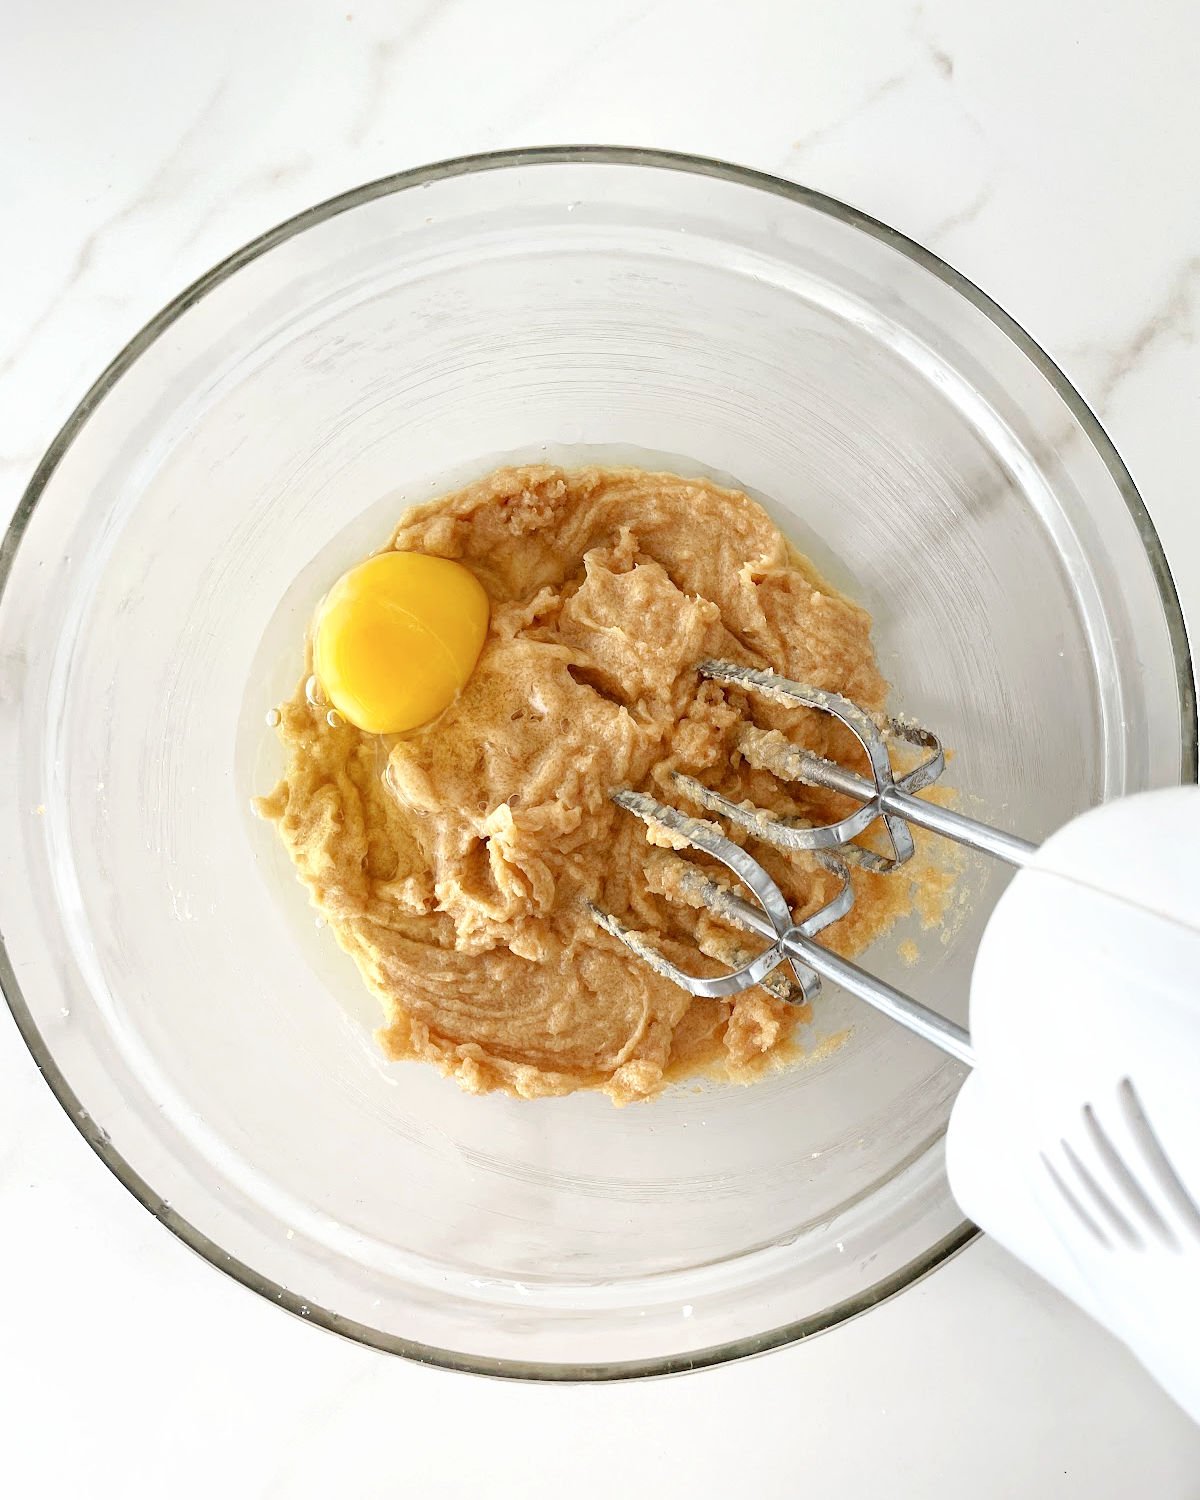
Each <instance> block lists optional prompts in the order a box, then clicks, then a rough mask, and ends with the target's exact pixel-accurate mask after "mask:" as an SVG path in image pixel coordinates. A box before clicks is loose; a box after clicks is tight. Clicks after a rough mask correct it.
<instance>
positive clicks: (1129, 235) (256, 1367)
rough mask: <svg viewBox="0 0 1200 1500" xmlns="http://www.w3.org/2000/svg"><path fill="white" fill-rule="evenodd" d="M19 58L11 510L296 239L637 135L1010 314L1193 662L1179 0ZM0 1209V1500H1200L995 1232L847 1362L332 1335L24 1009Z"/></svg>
mask: <svg viewBox="0 0 1200 1500" xmlns="http://www.w3.org/2000/svg"><path fill="white" fill-rule="evenodd" d="M2 34H3V37H4V43H3V46H2V47H0V139H2V140H3V141H4V143H5V146H4V151H3V153H2V155H0V189H2V192H0V201H2V202H3V203H4V205H5V209H6V213H5V224H6V227H5V232H4V236H3V243H2V245H0V264H2V266H3V271H4V274H3V276H0V513H2V514H0V519H6V518H7V515H8V513H9V512H10V511H11V509H12V507H13V506H14V505H15V503H16V500H17V497H18V496H19V494H20V491H21V489H22V487H23V485H24V483H25V481H26V480H27V479H28V477H29V474H30V472H31V470H32V468H33V466H34V464H35V462H36V460H37V458H38V457H39V455H40V453H41V452H42V450H43V449H44V448H45V446H46V445H47V443H48V442H49V440H50V438H51V437H52V435H53V433H54V432H55V430H56V429H57V427H58V426H59V424H60V423H61V422H62V420H63V419H64V417H65V416H66V415H67V413H68V411H69V410H70V408H71V406H72V405H73V404H74V402H75V401H76V399H77V398H78V397H79V395H80V394H81V393H82V392H83V390H84V389H85V387H86V386H87V384H88V383H89V382H90V381H91V379H92V378H93V377H94V376H95V375H96V374H97V373H98V371H99V370H100V368H101V367H102V366H103V365H104V364H105V363H106V362H107V360H108V359H109V357H110V356H111V355H112V354H113V353H114V352H115V351H116V350H117V349H118V348H119V346H120V345H121V344H122V343H123V342H124V341H125V340H126V339H127V338H128V337H129V336H130V335H131V334H132V333H134V332H135V331H136V330H137V328H138V327H139V326H140V325H141V324H142V323H143V322H144V321H145V320H146V319H147V318H148V317H149V316H150V315H151V314H152V313H153V312H154V311H156V310H157V308H158V307H159V306H160V305H161V304H162V303H163V302H164V301H166V300H167V299H168V298H169V297H170V296H171V295H172V294H173V293H174V292H175V291H177V290H178V289H179V288H180V287H182V286H183V285H184V284H185V283H186V282H188V281H190V280H191V279H192V278H193V277H195V276H196V275H198V274H199V273H201V272H202V271H204V270H205V269H207V268H208V267H209V266H210V265H211V264H213V263H214V262H215V261H216V260H218V259H219V258H220V257H222V256H223V255H224V254H225V253H226V252H228V251H229V250H231V249H233V248H234V247H236V246H237V245H239V244H240V243H242V242H243V241H244V240H246V239H248V238H250V237H251V236H253V235H254V234H256V233H258V232H259V231H260V230H262V229H264V228H266V227H268V226H270V225H271V224H273V223H275V222H276V221H278V220H279V219H282V218H284V217H285V216H287V215H289V214H291V213H293V212H295V211H296V210H298V209H301V208H303V207H305V206H307V205H308V204H310V203H312V202H314V201H316V200H318V199H321V198H323V197H326V196H328V195H330V194H332V193H335V192H337V191H340V190H341V189H343V188H346V187H349V186H351V185H353V184H355V183H358V182H361V181H364V180H366V179H368V178H372V177H376V176H380V175H382V174H384V173H387V172H392V171H394V170H396V169H398V168H402V167H406V166H410V165H413V164H415V163H418V162H421V161H425V160H432V159H436V158H440V157H447V156H453V155H457V154H459V153H462V152H468V151H474V150H484V149H491V148H496V147H501V146H512V145H522V144H542V143H546V142H552V141H598V142H605V143H612V144H652V145H658V146H665V147H672V148H677V149H682V150H688V151H693V152H699V153H703V154H707V155H712V156H721V157H727V158H731V159H733V160H736V161H740V162H745V163H748V164H751V165H753V166H756V167H760V168H763V169H765V170H767V171H771V172H777V173H781V174H783V175H787V176H791V177H794V178H796V179H798V180H800V181H802V182H805V183H807V184H809V185H811V186H813V187H817V188H821V189H824V190H825V191H827V192H829V193H832V194H834V195H836V196H838V197H841V198H844V199H846V200H848V201H849V202H851V203H854V204H856V205H858V206H859V207H861V208H864V209H866V210H868V211H869V212H870V213H872V214H874V215H876V216H878V217H879V218H882V219H884V220H887V221H888V222H890V223H892V224H895V225H896V226H897V227H898V228H900V229H902V230H904V231H906V232H907V233H908V234H910V235H912V236H914V237H915V238H916V239H918V240H920V241H923V242H924V243H925V244H927V245H929V246H930V247H931V248H933V249H934V250H936V251H938V252H940V253H941V254H943V255H944V256H945V257H946V258H947V259H949V260H950V261H951V262H953V263H954V264H955V265H956V266H958V267H959V268H960V269H961V270H962V271H964V272H965V273H966V274H967V275H968V276H970V277H972V278H973V279H974V280H975V281H977V282H978V283H979V284H980V285H982V286H983V287H984V288H985V289H986V290H987V291H989V292H990V293H992V295H993V296H995V297H996V298H997V299H998V300H999V301H1000V302H1001V303H1002V304H1003V305H1004V306H1005V307H1006V308H1007V309H1008V310H1009V311H1010V312H1011V313H1013V314H1014V315H1015V316H1016V317H1017V318H1018V319H1019V320H1020V321H1021V322H1022V323H1024V325H1025V326H1026V327H1027V328H1028V329H1029V330H1030V331H1031V332H1032V333H1033V335H1034V336H1035V337H1036V338H1037V339H1038V340H1039V341H1040V342H1041V343H1042V344H1043V345H1044V346H1045V347H1046V348H1047V349H1048V350H1049V351H1050V352H1051V354H1052V355H1053V356H1054V357H1055V358H1056V359H1058V360H1059V362H1060V363H1061V364H1062V365H1063V366H1064V367H1065V368H1066V370H1067V372H1068V374H1070V375H1071V376H1072V377H1073V378H1074V380H1075V381H1076V383H1077V384H1078V386H1079V388H1080V389H1081V391H1082V392H1083V394H1084V396H1085V397H1086V398H1087V399H1088V400H1089V401H1090V402H1091V403H1092V404H1093V406H1094V407H1095V408H1096V410H1097V411H1098V413H1099V415H1100V417H1101V419H1102V421H1104V423H1105V424H1106V425H1107V427H1108V429H1109V431H1110V433H1111V434H1112V436H1113V437H1114V439H1115V441H1116V443H1117V446H1118V448H1119V449H1120V450H1121V451H1122V454H1123V456H1124V457H1125V459H1126V461H1127V463H1128V464H1129V466H1130V468H1131V470H1132V472H1133V475H1134V478H1135V479H1136V481H1137V482H1138V484H1139V485H1140V487H1141V489H1142V493H1143V495H1144V497H1145V499H1146V503H1147V505H1148V506H1149V509H1150V511H1151V514H1152V515H1153V517H1154V520H1155V522H1156V524H1157V525H1158V527H1159V530H1160V532H1161V534H1162V537H1163V541H1164V543H1165V545H1166V548H1167V552H1168V555H1169V557H1170V559H1171V562H1172V565H1173V567H1174V569H1175V572H1176V577H1177V581H1178V584H1179V587H1180V591H1181V594H1182V596H1183V601H1184V608H1185V612H1186V613H1187V614H1188V616H1189V619H1190V623H1191V626H1192V630H1193V635H1195V633H1196V632H1197V630H1200V519H1198V506H1197V500H1196V491H1195V480H1194V455H1193V449H1194V439H1195V434H1196V432H1197V430H1200V345H1198V344H1197V337H1198V334H1200V194H1198V193H1197V191H1196V184H1197V182H1198V181H1200V129H1198V128H1197V127H1198V124H1200V120H1198V115H1200V109H1198V106H1197V104H1196V96H1195V58H1196V56H1197V54H1198V51H1200V9H1197V7H1196V6H1195V5H1194V4H1193V3H1192V0H1158V4H1157V5H1155V6H1153V7H1149V6H1146V5H1144V4H1137V3H1135V0H1106V3H1103V4H1097V3H1096V0H1057V3H1054V4H1049V5H1048V4H1046V3H1045V0H1009V3H1008V4H1006V5H1003V6H999V5H985V4H982V3H963V0H958V3H956V0H924V3H910V0H843V3H841V4H836V5H834V4H827V3H824V0H740V3H739V4H737V5H736V6H735V5H733V4H731V3H728V0H608V3H607V4H606V5H602V6H601V5H580V4H576V3H573V0H509V3H507V4H504V5H500V4H496V3H492V0H390V3H386V0H340V3H338V4H337V5H333V4H328V3H321V0H249V3H247V0H205V3H203V4H201V3H200V0H180V3H178V4H175V5H162V4H159V3H155V0H115V3H109V4H107V5H100V6H98V5H95V4H94V3H91V0H9V3H8V4H7V5H6V6H5V7H4V11H3V17H2ZM0 1221H2V1222H3V1225H4V1233H3V1234H2V1235H0V1285H2V1286H3V1291H4V1295H3V1304H4V1311H3V1313H2V1314H0V1410H3V1412H4V1413H5V1423H4V1428H5V1440H4V1454H3V1459H2V1461H0V1466H2V1468H3V1471H4V1474H5V1482H6V1488H7V1489H8V1490H9V1491H11V1493H13V1494H20V1495H30V1496H41V1495H47V1496H50V1495H54V1496H57V1495H64V1494H68V1493H76V1494H81V1495H87V1496H109V1495H113V1496H121V1497H137V1496H142V1495H145V1496H158V1495H160V1494H163V1493H170V1494H172V1495H174V1496H180V1497H186V1496H193V1495H197V1496H198V1495H207V1494H210V1493H216V1492H220V1493H224V1494H228V1495H234V1496H238V1497H241V1496H280V1497H283V1496H286V1497H293V1496H310V1495H311V1496H318V1495H320V1496H327V1495H330V1494H337V1495H353V1496H355V1497H366V1496H384V1495H393V1494H398V1493H406V1494H410V1495H420V1496H430V1497H432V1496H443V1495H446V1496H458V1495H468V1494H472V1495H473V1494H477V1493H479V1492H481V1491H483V1490H486V1491H487V1493H489V1494H491V1495H494V1496H497V1497H503V1496H509V1495H512V1496H516V1495H527V1494H545V1493H550V1492H551V1491H552V1488H557V1487H558V1486H560V1485H561V1486H562V1487H564V1488H569V1489H570V1492H571V1493H572V1495H573V1496H575V1497H577V1500H588V1497H592V1496H596V1497H599V1496H605V1497H607V1496H609V1495H611V1494H613V1493H618V1492H619V1493H622V1494H624V1495H626V1496H642V1495H645V1496H650V1495H658V1494H672V1495H674V1494H679V1495H682V1494H690V1495H696V1496H721V1495H724V1494H725V1493H727V1492H731V1491H732V1490H733V1489H734V1488H735V1487H737V1486H740V1487H741V1488H742V1490H743V1492H744V1493H748V1494H755V1493H761V1494H763V1495H766V1496H791V1495H794V1494H799V1493H803V1494H805V1495H806V1496H807V1497H809V1500H823V1497H833V1496H842V1495H859V1494H874V1493H880V1494H886V1495H888V1496H889V1500H902V1497H921V1500H928V1497H931V1496H938V1495H954V1494H959V1493H967V1494H970V1495H972V1496H974V1497H976V1500H985V1497H999V1496H1011V1495H1018V1494H1019V1495H1022V1496H1025V1497H1073V1496H1079V1497H1083V1496H1087V1497H1089V1500H1105V1497H1110V1496H1111V1497H1117V1496H1125V1495H1128V1494H1132V1493H1142V1494H1148V1495H1153V1496H1155V1497H1156V1500H1195V1497H1196V1496H1197V1495H1200V1429H1196V1428H1194V1427H1193V1426H1192V1425H1191V1424H1190V1423H1189V1422H1188V1421H1187V1419H1186V1418H1184V1417H1183V1416H1182V1415H1181V1414H1180V1413H1178V1412H1177V1411H1176V1410H1175V1409H1174V1408H1173V1407H1172V1406H1171V1405H1170V1403H1169V1402H1168V1401H1167V1400H1166V1399H1165V1397H1163V1396H1162V1395H1161V1394H1160V1393H1159V1392H1158V1391H1157V1390H1156V1389H1155V1388H1154V1387H1153V1386H1152V1384H1151V1383H1150V1381H1149V1380H1148V1378H1147V1377H1145V1376H1144V1375H1143V1374H1142V1373H1141V1371H1140V1370H1139V1369H1138V1368H1137V1367H1136V1366H1135V1364H1134V1363H1133V1361H1132V1360H1131V1359H1130V1358H1129V1357H1128V1356H1127V1355H1126V1354H1125V1353H1124V1352H1123V1351H1122V1350H1121V1349H1119V1348H1118V1347H1117V1346H1116V1345H1115V1344H1114V1343H1113V1342H1112V1341H1111V1340H1110V1339H1109V1338H1108V1337H1107V1336H1106V1335H1104V1334H1102V1333H1101V1332H1099V1331H1098V1330H1097V1329H1095V1328H1093V1327H1092V1326H1090V1325H1089V1324H1088V1323H1087V1322H1086V1320H1085V1319H1084V1318H1083V1317H1082V1316H1080V1315H1079V1314H1077V1313H1076V1312H1075V1311H1074V1310H1072V1309H1071V1308H1069V1307H1068V1306H1067V1305H1066V1304H1064V1303H1063V1302H1062V1301H1061V1300H1060V1299H1059V1298H1058V1297H1056V1296H1055V1295H1053V1294H1052V1293H1050V1292H1049V1291H1048V1290H1046V1289H1044V1288H1043V1287H1041V1286H1040V1285H1038V1284H1037V1283H1035V1282H1034V1280H1033V1279H1032V1277H1030V1276H1029V1275H1027V1274H1025V1273H1024V1272H1023V1271H1022V1270H1020V1269H1019V1268H1018V1267H1017V1266H1016V1265H1014V1264H1013V1263H1012V1262H1011V1261H1010V1260H1008V1258H1007V1257H1006V1256H1005V1255H1004V1254H1003V1253H1002V1252H1000V1251H999V1250H997V1249H996V1248H995V1247H994V1246H992V1245H991V1244H989V1243H986V1242H985V1243H979V1244H976V1245H975V1246H973V1247H972V1248H971V1249H969V1250H968V1251H967V1252H966V1253H965V1254H963V1255H961V1256H960V1257H959V1258H958V1259H957V1260H956V1261H954V1262H953V1263H952V1264H951V1265H949V1266H947V1267H945V1268H944V1269H943V1270H941V1271H940V1272H938V1273H937V1274H936V1275H934V1276H933V1277H931V1278H929V1279H928V1280H926V1281H925V1282H924V1283H922V1284H921V1285H920V1286H918V1287H916V1288H914V1289H912V1290H910V1291H908V1292H907V1293H905V1294H904V1295H903V1296H901V1297H900V1298H898V1299H896V1300H895V1301H893V1302H891V1303H889V1304H887V1305H885V1306H883V1307H881V1308H878V1309H876V1310H875V1311H874V1312H872V1313H870V1314H869V1315H867V1316H866V1317H864V1318H861V1319H859V1320H858V1321H857V1322H856V1323H853V1324H851V1325H849V1326H846V1327H843V1328H841V1329H838V1330H837V1331H836V1332H834V1333H832V1334H830V1335H827V1336H825V1337H823V1338H820V1339H816V1340H813V1341H810V1342H809V1343H807V1344H804V1345H802V1346H799V1347H795V1348H792V1349H789V1350H784V1351H780V1352H777V1353H775V1354H772V1355H769V1356H766V1357H764V1358H761V1359H758V1360H755V1361H751V1362H748V1363H745V1364H742V1365H738V1366H727V1367H725V1368H722V1369H718V1370H714V1371H710V1372H706V1373H704V1374H700V1375H692V1376H688V1377H685V1378H681V1379H675V1380H670V1381H659V1382H654V1383H651V1384H648V1385H646V1384H643V1385H632V1386H630V1385H624V1386H609V1387H601V1388H587V1387H573V1388H561V1389H559V1388H553V1389H550V1388H542V1387H526V1386H518V1385H510V1384H502V1383H498V1382H488V1381H482V1380H477V1379H472V1378H468V1377H460V1376H454V1375H448V1374H444V1373H441V1372H438V1371H434V1370H426V1369H422V1368H418V1367H416V1366H413V1365H409V1364H405V1363H403V1362H401V1361H399V1360H395V1359H390V1358H388V1357H386V1356H383V1355H380V1354H377V1353H373V1352H371V1351H369V1350H366V1349H362V1348H359V1347H356V1346H354V1345H351V1344H349V1343H345V1342H342V1341H339V1340H338V1339H337V1338H335V1337H334V1336H332V1335H329V1334H326V1333H323V1332H321V1331H320V1330H316V1329H313V1328H310V1327H306V1326H304V1325H303V1324H301V1323H299V1322H297V1321H294V1320H292V1319H290V1318H288V1317H287V1316H286V1315H284V1314H283V1313H281V1312H279V1311H277V1310H275V1309H273V1308H271V1307H269V1306H267V1304H266V1303H264V1302H262V1301H260V1300H259V1299H257V1298H255V1297H253V1296H252V1295H251V1294H250V1293H249V1292H246V1291H244V1290H243V1289H242V1288H241V1287H239V1286H237V1285H235V1284H234V1283H233V1282H232V1281H229V1280H226V1279H225V1278H223V1277H221V1276H219V1275H217V1274H216V1273H215V1272H214V1271H213V1270H212V1269H211V1268H210V1267H209V1266H207V1265H205V1264H204V1263H203V1262H201V1261H200V1260H199V1259H197V1258H195V1257H194V1256H192V1255H190V1254H189V1253H188V1252H187V1251H186V1250H185V1249H184V1248H183V1246H182V1245H180V1244H179V1243H178V1242H176V1241H175V1240H174V1239H172V1238H171V1236H170V1235H168V1234H167V1233H165V1232H164V1231H163V1230H162V1229H161V1228H160V1227H159V1225H158V1224H156V1223H155V1222H154V1221H153V1220H152V1219H151V1218H150V1217H149V1216H148V1215H147V1214H145V1213H144V1212H143V1210H142V1209H140V1208H139V1207H138V1206H137V1204H135V1202H134V1201H133V1199H132V1198H130V1197H129V1196H128V1195H127V1194H126V1193H125V1191H124V1189H122V1188H121V1187H120V1186H119V1185H118V1183H117V1182H116V1181H115V1179H113V1178H112V1177H110V1176H109V1175H108V1173H107V1172H106V1171H105V1169H104V1168H103V1167H102V1166H101V1165H100V1163H99V1162H98V1161H97V1160H96V1159H95V1158H94V1157H93V1156H92V1154H91V1153H90V1151H89V1150H88V1148H87V1146H86V1145H85V1144H84V1142H83V1141H82V1139H81V1138H80V1137H79V1136H78V1135H76V1133H75V1131H74V1130H73V1128H72V1127H71V1125H70V1123H69V1122H68V1120H67V1119H66V1117H65V1116H64V1115H63V1114H62V1113H61V1111H60V1110H59V1107H58V1105H57V1104H56V1103H55V1102H54V1100H53V1098H52V1097H51V1095H50V1093H49V1091H48V1090H47V1089H46V1087H45V1085H44V1084H43V1083H42V1081H41V1079H40V1078H39V1076H38V1074H37V1071H36V1069H35V1068H34V1066H33V1064H32V1062H31V1061H30V1059H29V1057H28V1056H27V1055H26V1053H25V1051H24V1049H23V1047H22V1045H21V1043H20V1041H19V1039H18V1037H17V1034H16V1032H15V1029H14V1028H13V1027H12V1025H11V1022H10V1021H9V1019H8V1017H7V1013H5V1014H4V1015H3V1016H2V1017H0ZM465 1433H469V1434H470V1439H469V1440H464V1434H465Z"/></svg>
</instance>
